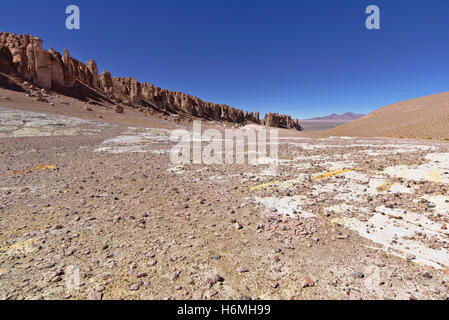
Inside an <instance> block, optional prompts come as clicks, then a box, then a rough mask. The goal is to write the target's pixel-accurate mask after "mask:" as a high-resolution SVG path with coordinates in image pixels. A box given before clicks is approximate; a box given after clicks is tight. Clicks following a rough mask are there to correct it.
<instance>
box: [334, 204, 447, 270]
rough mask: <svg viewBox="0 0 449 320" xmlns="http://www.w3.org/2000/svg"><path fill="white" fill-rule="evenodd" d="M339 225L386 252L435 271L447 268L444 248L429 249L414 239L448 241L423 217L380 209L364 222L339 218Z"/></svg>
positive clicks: (411, 213)
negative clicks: (341, 222)
mask: <svg viewBox="0 0 449 320" xmlns="http://www.w3.org/2000/svg"><path fill="white" fill-rule="evenodd" d="M343 222H344V225H345V227H346V228H348V229H350V230H353V231H356V232H357V233H359V234H360V236H362V237H364V238H366V239H368V240H371V241H373V242H375V243H377V244H379V245H381V247H382V249H383V250H385V251H387V252H391V253H393V254H395V255H397V256H401V257H405V256H406V255H408V254H410V255H413V256H414V257H415V260H414V261H415V262H417V263H419V264H423V265H428V266H432V267H434V268H438V269H441V268H445V267H448V266H449V251H448V250H447V249H445V248H441V249H434V248H431V247H429V246H428V245H426V243H425V242H423V241H422V240H420V239H419V238H418V237H417V235H418V234H421V235H423V234H425V235H426V238H431V237H432V238H433V239H437V240H439V241H441V242H445V241H447V240H448V236H447V234H445V233H443V232H442V230H441V229H440V226H439V225H438V224H437V223H435V222H433V221H432V220H430V219H428V218H426V217H425V216H424V215H421V214H417V213H413V212H407V211H406V210H404V209H389V208H386V207H384V206H380V207H378V208H376V212H375V213H373V215H372V217H370V218H369V219H368V221H366V222H363V221H360V220H359V219H357V218H343Z"/></svg>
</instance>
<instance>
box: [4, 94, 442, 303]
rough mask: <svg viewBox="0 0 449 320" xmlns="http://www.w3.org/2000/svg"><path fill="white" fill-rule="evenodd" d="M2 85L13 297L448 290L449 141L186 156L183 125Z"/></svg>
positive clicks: (302, 136) (306, 144)
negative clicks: (173, 153)
mask: <svg viewBox="0 0 449 320" xmlns="http://www.w3.org/2000/svg"><path fill="white" fill-rule="evenodd" d="M2 97H8V98H9V99H5V98H3V99H1V100H0V160H1V161H0V297H2V298H4V299H241V298H244V299H247V298H251V299H446V298H447V297H448V289H449V269H448V268H449V243H448V240H449V232H448V230H447V224H448V223H449V220H448V219H449V197H448V195H447V194H448V192H447V188H448V184H449V145H448V143H447V142H445V141H436V140H429V141H423V140H419V141H418V140H408V139H376V138H350V137H321V138H320V137H315V136H314V135H311V134H308V133H301V132H296V131H292V130H280V131H279V159H280V160H279V167H278V170H277V171H275V172H273V171H271V170H270V163H271V160H272V159H270V158H267V159H261V160H262V161H260V162H259V163H256V164H245V165H209V166H208V165H193V164H186V165H181V166H179V165H174V164H172V163H171V162H170V157H169V154H168V153H169V151H170V150H171V148H172V147H173V143H171V142H170V141H169V139H168V136H169V134H170V132H171V129H174V128H186V129H189V128H190V124H189V123H177V124H175V123H172V122H170V121H166V120H163V119H162V120H161V119H156V118H151V117H148V116H147V117H145V116H144V115H143V114H142V113H139V112H138V111H134V110H128V109H126V110H125V114H116V113H114V112H113V111H112V110H108V109H106V108H103V107H98V106H92V109H93V111H87V110H86V109H85V105H84V104H82V103H80V102H78V101H75V100H72V99H70V98H66V97H57V96H54V95H52V96H50V97H47V98H48V99H49V102H50V103H54V106H50V105H49V103H40V102H35V101H34V100H33V99H32V98H30V97H26V96H23V95H22V94H18V93H13V92H11V91H5V90H0V98H2ZM67 103H68V104H67ZM97 115H101V118H99V117H98V116H97ZM78 276H79V278H78ZM77 279H79V282H78V281H77Z"/></svg>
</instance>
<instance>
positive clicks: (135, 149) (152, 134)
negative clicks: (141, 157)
mask: <svg viewBox="0 0 449 320" xmlns="http://www.w3.org/2000/svg"><path fill="white" fill-rule="evenodd" d="M170 132H171V131H170V130H168V129H156V128H154V129H153V128H134V127H129V128H128V130H127V131H125V132H124V133H123V134H121V135H119V136H117V137H114V138H110V139H106V140H104V141H103V142H102V143H101V145H100V146H98V147H97V148H95V150H94V151H95V152H110V153H117V154H118V153H144V152H148V151H150V147H149V145H150V146H151V151H152V152H153V153H154V152H155V151H160V152H163V151H164V150H154V144H156V143H163V142H169V141H170V137H169V136H170Z"/></svg>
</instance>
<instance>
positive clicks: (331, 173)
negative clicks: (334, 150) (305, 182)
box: [312, 168, 360, 180]
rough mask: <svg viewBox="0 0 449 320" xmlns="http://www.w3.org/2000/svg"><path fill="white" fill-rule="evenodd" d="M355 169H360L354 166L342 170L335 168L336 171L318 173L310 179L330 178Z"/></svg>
mask: <svg viewBox="0 0 449 320" xmlns="http://www.w3.org/2000/svg"><path fill="white" fill-rule="evenodd" d="M356 170H360V169H358V168H354V169H343V170H337V171H329V172H325V173H322V174H319V175H317V176H314V177H313V178H312V180H323V179H327V178H331V177H334V176H338V175H340V174H343V173H346V172H350V171H356Z"/></svg>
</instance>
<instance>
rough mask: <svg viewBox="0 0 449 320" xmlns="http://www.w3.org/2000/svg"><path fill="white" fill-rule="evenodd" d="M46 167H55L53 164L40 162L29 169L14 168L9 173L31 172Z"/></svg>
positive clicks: (46, 168) (42, 169)
mask: <svg viewBox="0 0 449 320" xmlns="http://www.w3.org/2000/svg"><path fill="white" fill-rule="evenodd" d="M48 169H56V166H54V165H48V164H40V165H38V166H36V167H35V168H31V169H20V170H14V171H12V172H11V173H10V174H17V173H31V172H36V171H44V170H48Z"/></svg>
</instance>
